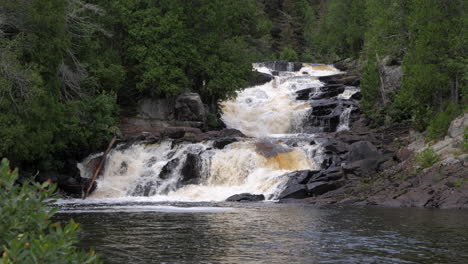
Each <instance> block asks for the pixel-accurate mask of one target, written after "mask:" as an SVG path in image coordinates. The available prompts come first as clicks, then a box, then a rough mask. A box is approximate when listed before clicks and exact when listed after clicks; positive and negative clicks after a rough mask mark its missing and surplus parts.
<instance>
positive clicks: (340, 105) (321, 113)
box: [304, 99, 357, 133]
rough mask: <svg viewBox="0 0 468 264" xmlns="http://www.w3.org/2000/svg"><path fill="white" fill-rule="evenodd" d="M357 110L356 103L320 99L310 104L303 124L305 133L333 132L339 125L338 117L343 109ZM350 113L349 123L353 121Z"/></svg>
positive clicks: (352, 115)
mask: <svg viewBox="0 0 468 264" xmlns="http://www.w3.org/2000/svg"><path fill="white" fill-rule="evenodd" d="M349 107H353V109H357V102H354V101H350V100H349V101H348V100H336V99H332V100H330V99H322V100H317V101H313V102H312V110H311V111H310V112H309V113H308V117H307V119H306V122H305V124H304V131H305V132H307V133H316V132H335V131H336V130H337V128H338V126H339V124H340V117H341V115H342V113H343V111H345V109H347V108H349ZM354 116H355V114H353V112H351V116H350V122H352V121H353V120H354V119H355V117H354Z"/></svg>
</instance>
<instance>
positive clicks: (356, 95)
mask: <svg viewBox="0 0 468 264" xmlns="http://www.w3.org/2000/svg"><path fill="white" fill-rule="evenodd" d="M350 99H351V100H361V99H362V93H361V91H359V92H356V93H355V94H353V95H351V98H350Z"/></svg>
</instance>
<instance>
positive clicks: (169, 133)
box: [164, 127, 202, 139]
mask: <svg viewBox="0 0 468 264" xmlns="http://www.w3.org/2000/svg"><path fill="white" fill-rule="evenodd" d="M201 133H202V132H201V130H200V129H198V128H194V127H166V128H165V129H164V135H165V136H166V137H168V138H172V139H180V138H183V137H184V136H186V135H187V134H195V135H196V134H201Z"/></svg>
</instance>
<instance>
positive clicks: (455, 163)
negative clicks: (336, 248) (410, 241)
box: [282, 114, 468, 209]
mask: <svg viewBox="0 0 468 264" xmlns="http://www.w3.org/2000/svg"><path fill="white" fill-rule="evenodd" d="M456 124H458V125H460V124H464V126H466V125H467V124H468V114H465V115H464V116H461V117H459V118H457V119H456V120H454V121H453V122H452V125H451V128H450V129H449V136H447V137H446V138H445V139H444V140H441V141H437V142H430V143H424V138H423V137H422V136H421V135H419V134H416V133H414V132H410V130H409V128H408V127H404V126H403V127H394V128H389V129H384V130H381V131H375V132H374V133H373V135H374V140H375V139H377V138H379V140H377V141H378V142H380V143H381V145H380V151H382V152H386V153H388V154H387V160H385V161H380V163H379V164H380V165H379V164H375V163H374V164H375V165H376V166H377V167H376V168H375V171H374V173H371V174H366V173H364V174H363V173H362V171H358V170H354V171H353V172H351V173H349V172H350V171H349V169H348V170H347V168H349V167H346V166H345V167H344V168H343V169H344V170H343V177H342V178H340V180H341V184H340V186H339V188H336V189H332V190H330V191H326V192H324V193H321V194H319V195H312V196H311V197H307V198H304V199H301V200H300V201H301V202H304V203H312V204H318V205H324V204H340V205H358V206H384V207H421V208H440V209H467V208H468V154H467V153H466V151H465V152H464V151H463V150H462V140H463V133H460V128H463V126H458V132H457V131H456V130H457V127H456ZM461 131H463V130H461ZM347 134H348V133H347ZM353 134H354V133H353V132H350V133H349V134H348V135H347V137H350V136H351V135H353ZM354 135H355V134H354ZM338 137H339V136H338ZM392 137H394V138H393V139H392V140H391V142H389V141H387V140H386V139H385V138H387V139H390V138H392ZM374 142H375V141H374ZM369 159H370V161H369V162H370V163H372V159H374V157H369ZM361 163H366V161H361ZM346 171H347V172H348V173H346ZM335 173H336V172H335ZM282 202H293V201H292V200H291V199H284V200H282ZM296 202H297V200H296Z"/></svg>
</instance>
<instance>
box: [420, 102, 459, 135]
mask: <svg viewBox="0 0 468 264" xmlns="http://www.w3.org/2000/svg"><path fill="white" fill-rule="evenodd" d="M460 113H461V109H460V107H459V106H457V105H453V104H451V105H449V106H448V107H447V109H446V110H445V111H443V112H440V113H437V115H436V116H435V118H434V119H433V120H432V121H431V122H430V123H429V126H428V128H427V131H428V133H427V139H428V140H434V139H438V138H442V137H444V136H445V134H446V133H447V130H448V128H449V127H450V122H452V120H453V119H455V117H457V116H458V115H459V114H460Z"/></svg>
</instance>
